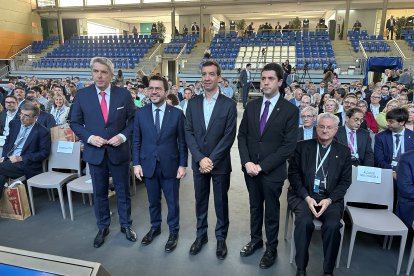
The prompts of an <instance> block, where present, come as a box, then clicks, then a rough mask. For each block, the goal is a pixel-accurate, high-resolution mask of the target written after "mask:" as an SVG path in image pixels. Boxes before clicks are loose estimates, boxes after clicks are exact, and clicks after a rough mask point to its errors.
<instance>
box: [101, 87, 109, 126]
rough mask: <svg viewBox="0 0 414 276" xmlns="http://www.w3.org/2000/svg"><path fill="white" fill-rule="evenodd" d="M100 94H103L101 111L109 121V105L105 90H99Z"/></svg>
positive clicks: (105, 119)
mask: <svg viewBox="0 0 414 276" xmlns="http://www.w3.org/2000/svg"><path fill="white" fill-rule="evenodd" d="M99 95H101V97H102V99H101V111H102V116H103V118H104V121H105V123H106V121H108V106H107V104H106V99H105V95H106V93H105V91H101V92H99Z"/></svg>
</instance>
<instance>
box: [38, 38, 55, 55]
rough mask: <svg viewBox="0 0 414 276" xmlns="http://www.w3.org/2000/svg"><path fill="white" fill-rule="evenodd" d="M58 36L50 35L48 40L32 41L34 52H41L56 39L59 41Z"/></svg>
mask: <svg viewBox="0 0 414 276" xmlns="http://www.w3.org/2000/svg"><path fill="white" fill-rule="evenodd" d="M58 40H59V37H58V36H49V37H48V38H47V39H46V40H43V41H33V42H32V53H33V54H39V53H40V52H42V51H43V50H44V49H46V48H47V47H49V46H51V45H52V44H53V43H54V42H55V41H58Z"/></svg>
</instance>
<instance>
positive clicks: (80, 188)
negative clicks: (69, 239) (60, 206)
mask: <svg viewBox="0 0 414 276" xmlns="http://www.w3.org/2000/svg"><path fill="white" fill-rule="evenodd" d="M88 180H91V175H90V173H89V165H88V164H86V175H84V176H81V177H79V178H76V179H74V180H72V181H70V182H69V183H68V184H67V185H66V189H67V192H68V202H69V213H70V219H71V220H72V221H73V203H72V192H78V193H81V194H82V201H83V204H85V197H84V195H85V194H88V197H89V205H91V206H92V196H91V195H92V194H93V186H92V182H91V181H88Z"/></svg>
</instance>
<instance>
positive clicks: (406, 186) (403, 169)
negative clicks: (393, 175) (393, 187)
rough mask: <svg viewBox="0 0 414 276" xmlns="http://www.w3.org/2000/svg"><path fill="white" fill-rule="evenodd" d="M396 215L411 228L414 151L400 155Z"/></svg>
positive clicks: (413, 206)
mask: <svg viewBox="0 0 414 276" xmlns="http://www.w3.org/2000/svg"><path fill="white" fill-rule="evenodd" d="M397 174H398V178H397V187H398V203H397V211H396V213H397V215H398V217H400V218H401V220H402V221H403V222H404V223H405V225H407V227H408V228H410V227H411V225H412V224H413V221H414V151H409V152H406V153H404V154H403V155H401V158H400V162H399V165H398V168H397Z"/></svg>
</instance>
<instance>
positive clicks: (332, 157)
mask: <svg viewBox="0 0 414 276" xmlns="http://www.w3.org/2000/svg"><path fill="white" fill-rule="evenodd" d="M338 158H339V156H338V155H337V150H336V143H335V141H332V143H331V152H330V153H329V156H328V164H332V165H331V166H328V183H326V189H328V188H331V187H332V181H333V176H334V175H335V173H336V166H334V165H333V164H336V163H337V162H338Z"/></svg>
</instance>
